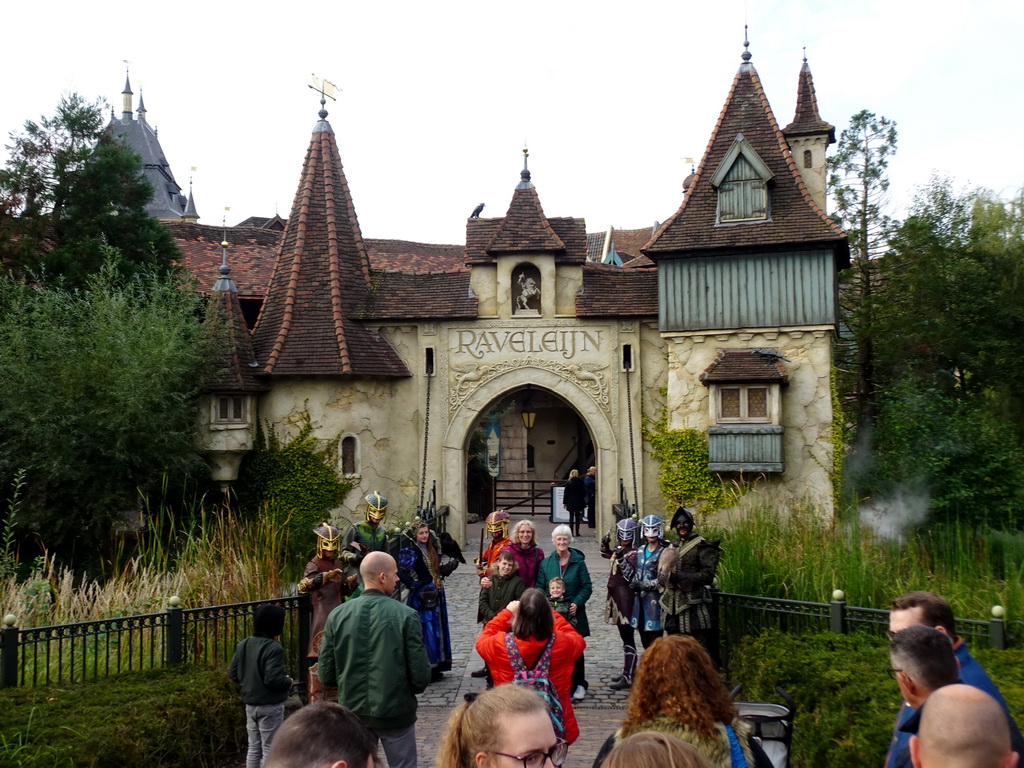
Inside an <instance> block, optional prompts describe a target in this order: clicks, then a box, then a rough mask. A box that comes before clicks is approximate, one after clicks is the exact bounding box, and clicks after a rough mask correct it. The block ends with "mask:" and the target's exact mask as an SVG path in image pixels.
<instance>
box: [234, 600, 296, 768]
mask: <svg viewBox="0 0 1024 768" xmlns="http://www.w3.org/2000/svg"><path fill="white" fill-rule="evenodd" d="M283 629H284V608H282V607H281V606H279V605H261V606H260V607H259V608H257V609H256V615H255V616H254V618H253V633H252V635H250V636H249V637H247V638H245V640H243V641H242V642H240V643H239V644H238V646H237V647H236V648H235V655H234V656H233V657H232V658H231V665H230V666H229V667H228V677H230V678H231V679H232V680H233V681H235V682H236V683H238V684H239V685H240V686H241V694H242V701H243V702H244V703H245V727H246V730H247V731H248V732H249V750H248V752H247V753H246V756H245V768H260V766H262V765H263V762H264V760H266V758H267V755H268V754H270V743H271V741H273V739H274V732H275V731H276V730H277V728H278V726H279V725H281V721H282V720H284V702H285V699H287V698H288V690H289V689H290V688H291V687H292V683H293V682H294V681H293V680H292V679H291V678H290V677H288V675H286V674H285V672H284V649H283V648H282V647H281V644H280V643H279V642H277V641H276V640H274V638H275V637H277V636H278V635H280V634H281V632H282V630H283Z"/></svg>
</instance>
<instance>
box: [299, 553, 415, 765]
mask: <svg viewBox="0 0 1024 768" xmlns="http://www.w3.org/2000/svg"><path fill="white" fill-rule="evenodd" d="M359 575H360V576H362V578H363V593H362V594H361V595H360V596H359V597H354V598H350V599H349V600H347V601H345V602H344V603H342V604H341V605H339V606H338V607H337V608H335V609H334V610H333V611H331V615H330V616H328V617H327V624H326V625H325V626H324V639H323V642H322V643H321V644H320V668H319V673H320V681H321V682H322V683H323V684H324V685H326V686H330V685H336V686H337V687H338V701H339V702H341V703H342V704H344V705H345V706H346V707H348V708H349V709H351V710H352V712H354V713H355V714H356V716H357V717H358V718H359V719H360V721H362V723H363V724H364V725H365V726H366V727H367V728H369V729H370V730H371V731H372V732H373V734H374V735H375V736H376V737H377V738H378V739H380V741H381V743H382V744H383V745H384V754H385V755H387V758H388V765H390V766H391V768H416V694H417V693H422V692H423V691H424V690H426V688H427V684H428V683H430V661H429V659H428V658H427V649H426V646H424V644H423V630H422V629H421V627H420V617H419V614H418V613H416V611H415V610H413V609H412V608H410V607H409V606H407V605H405V604H404V603H401V602H399V601H398V600H393V599H392V598H391V595H392V594H393V593H394V591H395V586H396V585H397V584H398V564H397V563H396V562H395V559H394V558H393V557H392V556H391V555H389V554H387V553H386V552H370V553H369V554H367V555H366V557H365V558H364V559H363V562H362V563H361V564H360V566H359Z"/></svg>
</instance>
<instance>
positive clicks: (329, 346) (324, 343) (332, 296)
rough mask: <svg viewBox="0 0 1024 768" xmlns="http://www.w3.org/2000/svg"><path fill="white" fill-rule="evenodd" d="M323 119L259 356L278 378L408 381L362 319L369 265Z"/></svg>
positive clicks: (273, 284) (287, 234)
mask: <svg viewBox="0 0 1024 768" xmlns="http://www.w3.org/2000/svg"><path fill="white" fill-rule="evenodd" d="M322 115H323V117H322V118H321V120H320V122H319V123H317V125H316V127H315V128H314V130H313V136H312V138H311V139H310V142H309V149H308V150H307V151H306V159H305V162H304V163H303V166H302V175H301V179H300V181H299V188H298V191H297V192H296V193H295V201H294V203H293V204H292V211H291V215H290V216H289V217H288V226H287V227H286V228H285V231H284V237H283V238H282V240H281V251H280V255H279V256H278V259H277V263H276V265H275V267H274V273H273V276H272V277H271V280H270V288H269V290H268V292H267V296H266V300H265V301H264V303H263V309H262V311H261V312H260V318H259V321H258V322H257V323H256V328H255V329H254V331H253V342H254V347H255V349H256V354H257V357H258V358H259V360H260V362H261V363H263V364H264V371H265V372H266V373H268V374H271V375H278V376H280V375H283V376H321V375H326V376H337V375H365V376H409V375H410V373H409V369H408V368H407V367H406V365H405V363H403V362H402V360H401V358H400V357H399V356H398V354H397V353H396V352H395V350H394V349H393V348H392V347H391V345H390V344H388V342H387V341H386V340H385V339H383V338H381V337H380V336H379V335H377V334H376V333H374V332H373V331H370V330H369V329H367V328H365V327H364V326H363V325H362V324H361V323H360V322H359V321H358V320H357V319H356V317H357V315H358V313H359V311H360V309H361V307H363V306H364V305H365V303H366V301H367V299H368V294H369V292H370V290H371V285H372V283H371V277H370V260H369V257H368V255H367V252H366V246H365V244H364V243H363V236H362V233H361V232H360V230H359V222H358V220H357V219H356V212H355V206H354V205H353V203H352V195H351V193H350V192H349V189H348V182H347V181H346V180H345V174H344V171H343V169H342V165H341V158H340V156H339V154H338V145H337V142H336V141H335V138H334V130H333V129H332V128H331V126H330V124H329V123H328V122H327V120H326V119H324V117H325V116H326V113H325V112H324V113H322Z"/></svg>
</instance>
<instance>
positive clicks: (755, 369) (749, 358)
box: [700, 348, 789, 384]
mask: <svg viewBox="0 0 1024 768" xmlns="http://www.w3.org/2000/svg"><path fill="white" fill-rule="evenodd" d="M700 380H701V381H702V382H703V383H704V384H708V383H716V382H734V381H735V382H739V381H778V382H781V383H783V384H785V383H787V382H788V381H789V374H788V373H786V369H785V368H783V367H782V360H781V359H780V356H779V354H778V351H777V350H774V349H768V348H757V349H723V350H722V351H720V352H719V353H718V355H717V356H716V357H715V359H714V361H712V363H711V365H709V366H708V367H707V368H705V369H704V372H703V373H702V374H701V375H700Z"/></svg>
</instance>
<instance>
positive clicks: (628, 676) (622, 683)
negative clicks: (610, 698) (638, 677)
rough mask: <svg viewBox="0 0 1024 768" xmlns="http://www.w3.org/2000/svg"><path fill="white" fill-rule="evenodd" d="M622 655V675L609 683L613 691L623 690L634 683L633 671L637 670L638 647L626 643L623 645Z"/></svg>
mask: <svg viewBox="0 0 1024 768" xmlns="http://www.w3.org/2000/svg"><path fill="white" fill-rule="evenodd" d="M622 655H623V661H622V676H621V677H620V678H619V679H618V680H615V681H613V682H611V683H609V684H608V687H609V688H611V689H612V690H613V691H622V690H625V689H626V688H629V687H630V686H631V685H633V673H634V672H636V659H637V655H636V648H634V647H633V646H631V645H624V646H622Z"/></svg>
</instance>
